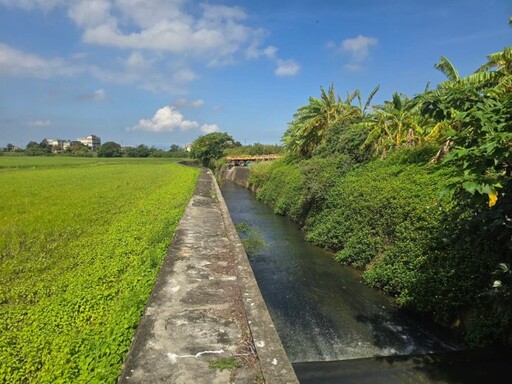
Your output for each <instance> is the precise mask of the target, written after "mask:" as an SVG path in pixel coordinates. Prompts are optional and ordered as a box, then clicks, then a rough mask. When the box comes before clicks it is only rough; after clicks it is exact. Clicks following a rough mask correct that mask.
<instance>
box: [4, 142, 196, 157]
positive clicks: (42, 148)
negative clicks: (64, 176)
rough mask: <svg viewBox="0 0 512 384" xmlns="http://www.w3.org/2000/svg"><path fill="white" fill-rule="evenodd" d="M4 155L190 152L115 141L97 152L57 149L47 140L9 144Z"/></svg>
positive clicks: (79, 147) (75, 147)
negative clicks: (127, 144) (122, 144)
mask: <svg viewBox="0 0 512 384" xmlns="http://www.w3.org/2000/svg"><path fill="white" fill-rule="evenodd" d="M3 153H10V154H18V155H25V156H54V155H57V156H78V157H95V156H97V157H172V158H188V157H190V156H189V152H188V151H186V150H185V148H184V147H181V146H179V145H177V144H172V145H171V146H170V147H169V149H167V150H165V149H160V148H157V147H154V146H152V147H148V146H147V145H144V144H140V145H138V146H136V147H123V146H121V145H120V144H118V143H116V142H114V141H108V142H106V143H104V144H102V145H101V146H100V147H99V148H98V149H97V150H92V149H91V148H89V147H87V146H86V145H84V144H82V143H75V144H73V145H70V146H69V147H66V148H65V149H62V148H59V149H58V151H55V148H54V147H53V146H52V145H50V144H49V143H48V141H47V140H46V139H44V140H42V141H41V142H39V143H38V142H36V141H30V142H29V143H28V144H27V145H26V146H25V148H20V147H17V146H15V145H14V144H11V143H9V144H7V145H6V146H5V147H4V148H0V155H1V154H3Z"/></svg>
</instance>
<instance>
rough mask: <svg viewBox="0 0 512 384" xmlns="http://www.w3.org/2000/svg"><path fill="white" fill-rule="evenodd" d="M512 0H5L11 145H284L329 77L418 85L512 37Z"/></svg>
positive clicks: (2, 73)
mask: <svg viewBox="0 0 512 384" xmlns="http://www.w3.org/2000/svg"><path fill="white" fill-rule="evenodd" d="M510 15H512V1H510V0H430V1H424V0H358V1H345V0H338V1H334V0H330V1H327V0H316V1H314V0H311V1H306V0H279V1H275V0H274V1H268V0H252V1H229V0H224V1H223V0H211V1H204V2H200V1H189V0H146V1H143V0H0V146H5V145H6V144H7V143H12V144H14V145H17V146H22V147H24V146H25V145H26V144H27V143H28V142H29V141H30V140H35V141H41V140H42V139H43V138H62V139H76V138H78V137H82V136H86V135H88V134H91V133H92V134H96V135H98V136H100V137H101V139H102V141H103V142H106V141H111V140H112V141H116V142H118V143H120V144H124V145H138V144H146V145H150V146H151V145H156V146H158V147H163V148H165V147H168V146H169V145H171V144H179V145H183V144H186V143H190V142H192V141H193V140H194V139H195V138H196V137H198V136H199V135H201V134H205V133H208V132H213V131H221V132H227V133H229V134H230V135H232V136H233V137H234V138H235V139H236V140H238V141H240V142H242V143H247V144H251V143H254V142H261V143H278V142H279V141H280V138H281V136H282V134H283V133H284V131H285V130H286V128H287V124H288V122H289V121H291V120H292V117H293V113H294V112H295V111H296V109H297V108H298V107H299V106H301V105H303V104H306V103H307V100H308V98H309V97H310V96H318V95H319V87H320V86H321V85H322V86H324V87H328V86H329V85H330V84H331V83H334V84H335V87H336V91H337V92H338V93H339V94H340V95H341V96H342V97H344V96H345V95H346V94H347V92H351V91H353V90H354V89H360V90H361V92H362V93H363V97H364V95H368V93H369V92H370V91H371V90H372V89H373V88H374V87H375V86H376V85H378V84H380V87H381V88H380V91H379V92H378V94H377V95H376V97H375V99H374V101H375V102H382V101H384V100H387V99H389V98H390V97H391V94H392V93H393V92H394V91H399V92H402V93H405V94H407V95H409V96H413V95H414V94H417V93H420V92H422V91H423V89H424V88H425V85H426V84H427V82H431V83H432V85H433V86H435V85H436V84H437V83H438V82H440V81H442V80H443V79H444V77H443V75H442V74H441V73H439V72H437V71H436V70H435V69H434V67H433V66H434V64H435V63H436V62H437V61H438V60H439V57H440V56H441V55H444V56H446V57H448V58H449V59H450V60H451V61H452V62H453V64H454V65H455V66H456V68H458V69H459V72H460V73H461V75H467V74H469V73H471V72H473V71H474V70H475V69H476V68H478V67H479V66H480V64H482V63H483V62H485V58H486V55H487V54H489V53H492V52H496V51H499V50H501V49H503V48H504V47H505V46H509V45H512V28H510V27H509V26H508V17H509V16H510Z"/></svg>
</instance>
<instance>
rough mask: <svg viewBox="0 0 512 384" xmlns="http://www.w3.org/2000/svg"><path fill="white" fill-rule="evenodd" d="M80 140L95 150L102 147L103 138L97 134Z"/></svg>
mask: <svg viewBox="0 0 512 384" xmlns="http://www.w3.org/2000/svg"><path fill="white" fill-rule="evenodd" d="M78 141H79V142H81V143H82V144H83V145H85V146H86V147H89V148H91V149H92V150H93V151H94V150H96V149H98V148H99V147H101V139H100V138H99V137H98V136H96V135H89V136H87V137H83V138H79V139H78Z"/></svg>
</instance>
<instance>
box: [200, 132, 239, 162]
mask: <svg viewBox="0 0 512 384" xmlns="http://www.w3.org/2000/svg"><path fill="white" fill-rule="evenodd" d="M236 145H237V143H235V141H234V140H233V138H232V137H231V136H229V135H228V134H227V133H224V132H213V133H208V134H206V135H203V136H199V137H198V138H197V139H195V140H194V142H193V143H192V147H191V149H190V154H191V155H192V157H193V158H195V159H197V160H199V161H200V162H201V163H202V164H203V166H205V167H208V166H212V165H213V162H214V161H215V160H216V159H220V158H221V157H223V156H224V151H225V150H226V149H228V148H233V147H235V146H236ZM238 145H239V143H238Z"/></svg>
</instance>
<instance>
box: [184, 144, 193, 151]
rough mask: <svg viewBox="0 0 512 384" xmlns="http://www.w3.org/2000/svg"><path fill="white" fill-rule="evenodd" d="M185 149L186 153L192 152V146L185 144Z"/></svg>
mask: <svg viewBox="0 0 512 384" xmlns="http://www.w3.org/2000/svg"><path fill="white" fill-rule="evenodd" d="M184 148H185V151H187V152H190V151H191V149H192V144H185V145H184Z"/></svg>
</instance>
